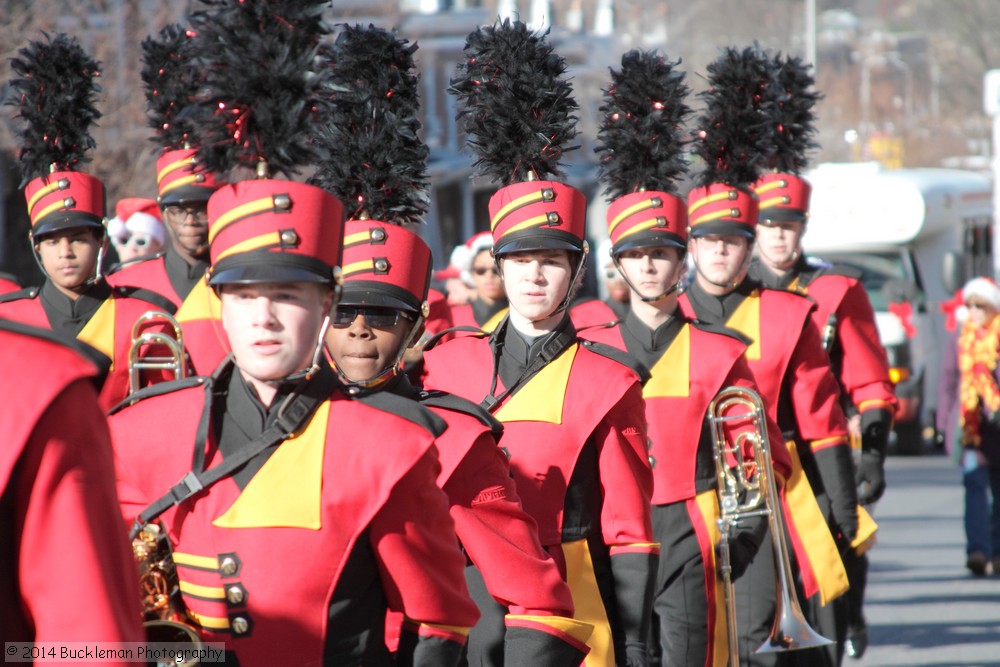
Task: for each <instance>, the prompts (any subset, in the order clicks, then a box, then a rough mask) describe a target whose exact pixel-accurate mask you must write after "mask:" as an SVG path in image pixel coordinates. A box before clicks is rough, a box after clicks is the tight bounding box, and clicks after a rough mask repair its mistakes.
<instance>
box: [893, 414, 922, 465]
mask: <svg viewBox="0 0 1000 667" xmlns="http://www.w3.org/2000/svg"><path fill="white" fill-rule="evenodd" d="M894 430H895V432H896V447H895V453H896V454H899V455H900V456H921V455H923V453H924V450H925V444H926V443H925V442H924V428H923V424H921V423H920V420H919V419H914V420H913V421H910V422H906V423H904V424H897V425H896V427H895V429H894Z"/></svg>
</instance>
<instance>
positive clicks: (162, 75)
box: [140, 23, 201, 150]
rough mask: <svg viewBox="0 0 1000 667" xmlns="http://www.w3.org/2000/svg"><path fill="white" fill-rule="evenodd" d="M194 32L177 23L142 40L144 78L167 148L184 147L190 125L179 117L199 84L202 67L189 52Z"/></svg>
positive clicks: (151, 122) (158, 138)
mask: <svg viewBox="0 0 1000 667" xmlns="http://www.w3.org/2000/svg"><path fill="white" fill-rule="evenodd" d="M190 41H191V33H190V32H189V31H188V30H185V29H184V28H183V27H182V26H180V25H178V24H176V23H174V24H171V25H168V26H166V27H165V28H163V29H162V30H161V31H160V33H159V35H157V37H155V38H154V37H152V36H150V37H147V38H146V39H144V40H143V42H142V71H141V72H140V75H141V76H142V82H143V83H144V84H145V87H146V110H147V112H148V115H149V126H150V127H151V128H153V129H154V130H155V131H156V135H157V136H156V137H154V138H153V140H154V141H156V142H157V143H159V144H160V145H161V146H163V147H164V148H165V149H167V150H175V149H179V148H184V144H185V142H186V141H187V139H188V133H189V131H190V128H189V127H188V124H187V123H186V122H185V121H184V120H183V119H180V118H178V115H179V113H180V112H181V111H182V110H183V109H184V108H185V107H187V105H188V104H189V103H190V101H191V97H192V95H193V94H194V93H195V91H196V90H197V89H198V86H199V73H200V72H201V69H200V68H198V67H194V66H193V64H192V63H191V59H190V57H189V53H188V46H189V43H190Z"/></svg>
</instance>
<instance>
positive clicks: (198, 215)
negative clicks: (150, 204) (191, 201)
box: [163, 205, 208, 222]
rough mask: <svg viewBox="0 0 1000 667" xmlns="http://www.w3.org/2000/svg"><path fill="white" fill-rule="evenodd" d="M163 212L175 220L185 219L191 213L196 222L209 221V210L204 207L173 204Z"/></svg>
mask: <svg viewBox="0 0 1000 667" xmlns="http://www.w3.org/2000/svg"><path fill="white" fill-rule="evenodd" d="M163 213H164V214H166V215H167V216H169V217H170V218H172V219H174V220H185V219H187V217H188V216H189V215H190V216H191V218H192V219H193V220H195V221H196V222H208V211H207V210H206V209H204V208H202V207H196V206H176V205H171V206H167V207H165V208H164V209H163Z"/></svg>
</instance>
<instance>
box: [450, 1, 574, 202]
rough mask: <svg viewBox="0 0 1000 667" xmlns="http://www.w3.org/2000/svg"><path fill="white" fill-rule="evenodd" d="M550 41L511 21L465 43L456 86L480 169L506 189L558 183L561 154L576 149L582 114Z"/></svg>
mask: <svg viewBox="0 0 1000 667" xmlns="http://www.w3.org/2000/svg"><path fill="white" fill-rule="evenodd" d="M546 34H547V31H546V32H545V33H541V34H537V33H533V32H531V31H529V30H528V27H527V26H526V25H525V24H523V23H521V22H520V21H514V22H511V21H510V20H509V19H505V20H504V21H503V23H497V24H494V25H492V26H486V27H483V28H480V29H478V30H476V31H475V32H473V33H471V34H470V35H469V36H468V37H467V38H466V43H465V61H464V62H463V63H461V64H460V65H459V66H458V70H459V75H458V76H457V77H456V78H454V79H452V81H451V87H450V89H449V92H451V93H452V94H453V95H455V96H457V97H458V100H459V105H460V109H459V113H458V118H459V119H462V120H464V126H465V129H466V131H467V132H468V133H469V135H470V136H469V145H470V146H471V147H472V148H473V150H474V152H475V153H476V157H477V159H476V163H475V164H476V167H477V168H478V169H479V171H480V173H482V174H484V175H486V176H489V177H491V178H493V179H494V180H496V181H499V182H500V183H501V184H502V185H509V184H511V183H514V182H518V181H523V180H526V179H527V178H528V175H529V174H534V175H535V176H537V177H538V178H541V179H544V178H547V177H549V176H554V175H558V174H559V163H560V160H561V159H562V157H563V153H564V152H565V151H567V150H571V149H572V148H577V146H573V147H569V146H566V144H567V143H568V142H570V141H572V140H573V138H574V137H575V136H576V129H575V123H576V120H577V117H576V116H575V115H573V114H574V112H575V111H576V109H577V108H578V106H577V104H576V101H575V100H574V99H573V96H572V92H573V90H572V86H571V85H570V83H569V82H568V81H567V80H565V79H564V78H562V76H563V74H564V73H565V72H566V63H565V61H564V60H563V59H562V58H561V57H560V56H559V55H557V54H556V53H554V52H553V50H552V46H551V45H550V44H549V43H548V42H547V41H546V39H545V35H546Z"/></svg>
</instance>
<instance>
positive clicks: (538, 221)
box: [489, 181, 587, 257]
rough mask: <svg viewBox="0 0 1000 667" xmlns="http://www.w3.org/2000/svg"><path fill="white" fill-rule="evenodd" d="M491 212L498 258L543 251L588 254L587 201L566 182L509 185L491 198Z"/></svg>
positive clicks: (494, 248)
mask: <svg viewBox="0 0 1000 667" xmlns="http://www.w3.org/2000/svg"><path fill="white" fill-rule="evenodd" d="M489 211H490V229H491V230H492V232H493V254H494V255H495V256H498V257H499V256H500V255H503V254H505V253H509V252H520V251H526V250H542V249H562V250H571V251H574V252H584V251H585V247H586V244H585V241H584V233H585V228H586V221H587V200H586V198H585V197H584V196H583V193H582V192H580V191H579V190H577V189H576V188H573V187H571V186H569V185H566V184H565V183H558V182H555V181H525V182H523V183H514V184H513V185H508V186H506V187H504V188H500V189H499V190H497V192H496V193H494V195H493V196H492V197H490V203H489Z"/></svg>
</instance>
